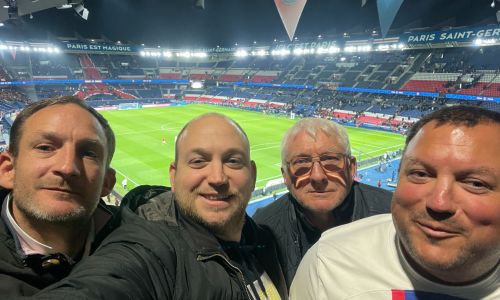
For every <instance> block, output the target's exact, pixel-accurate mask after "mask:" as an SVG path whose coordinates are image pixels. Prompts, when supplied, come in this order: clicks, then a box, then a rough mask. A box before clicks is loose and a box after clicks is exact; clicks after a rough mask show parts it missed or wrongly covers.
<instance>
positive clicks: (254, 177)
mask: <svg viewBox="0 0 500 300" xmlns="http://www.w3.org/2000/svg"><path fill="white" fill-rule="evenodd" d="M250 172H252V183H253V188H252V191H253V190H254V189H255V183H256V182H257V166H256V165H255V161H253V160H251V161H250Z"/></svg>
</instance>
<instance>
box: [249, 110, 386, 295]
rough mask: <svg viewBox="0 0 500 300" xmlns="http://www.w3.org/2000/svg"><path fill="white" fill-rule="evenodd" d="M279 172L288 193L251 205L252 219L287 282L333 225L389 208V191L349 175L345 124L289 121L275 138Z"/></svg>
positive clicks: (352, 161) (351, 160) (352, 168)
mask: <svg viewBox="0 0 500 300" xmlns="http://www.w3.org/2000/svg"><path fill="white" fill-rule="evenodd" d="M281 160H282V162H281V173H282V174H283V179H284V181H285V184H286V186H287V188H288V191H289V193H287V194H285V195H284V196H282V197H281V198H280V199H278V200H277V201H275V202H273V203H271V204H270V205H268V206H266V207H264V208H261V209H259V210H257V212H256V213H255V215H254V216H253V218H254V220H255V221H256V222H257V224H259V225H262V226H265V227H267V228H269V229H270V230H271V231H272V232H273V234H274V235H275V237H276V240H277V244H278V254H279V258H280V261H281V262H282V265H283V269H284V270H283V273H284V274H285V280H286V282H287V285H288V286H290V285H291V284H292V279H293V276H294V275H295V272H296V271H297V268H298V267H299V263H300V260H301V259H302V257H303V256H304V255H305V254H306V252H307V250H308V249H309V248H310V247H311V246H312V245H313V244H314V243H316V241H317V240H318V239H319V237H320V236H321V233H322V232H324V231H326V230H327V229H330V228H332V227H335V226H339V225H343V224H346V223H349V222H352V221H355V220H358V219H361V218H365V217H368V216H372V215H375V214H381V213H387V212H389V211H390V205H391V204H390V203H391V196H392V194H391V192H389V191H386V190H383V189H380V188H377V187H372V186H369V185H366V184H363V183H360V182H357V181H355V180H354V175H355V174H356V158H355V157H354V156H352V155H351V146H350V143H349V138H348V136H347V132H346V130H345V128H343V127H342V126H340V125H339V124H337V123H335V122H333V121H330V120H325V119H317V118H305V119H302V120H300V121H298V122H297V123H295V124H294V125H293V126H292V127H291V128H290V129H289V130H288V131H287V132H286V134H285V136H284V138H283V141H282V143H281Z"/></svg>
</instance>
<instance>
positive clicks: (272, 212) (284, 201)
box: [253, 182, 392, 287]
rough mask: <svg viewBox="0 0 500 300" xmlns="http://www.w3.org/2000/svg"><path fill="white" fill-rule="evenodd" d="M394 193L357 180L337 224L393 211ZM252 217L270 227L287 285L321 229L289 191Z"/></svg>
mask: <svg viewBox="0 0 500 300" xmlns="http://www.w3.org/2000/svg"><path fill="white" fill-rule="evenodd" d="M391 198H392V193H391V192H389V191H386V190H383V189H380V188H376V187H372V186H369V185H366V184H363V183H359V182H354V183H353V185H352V188H351V191H350V192H349V194H348V195H347V197H346V199H345V200H344V202H342V204H341V205H340V206H339V207H337V208H336V209H334V211H333V212H332V213H333V214H335V219H336V220H338V221H339V222H338V224H337V225H342V224H346V223H349V222H352V221H355V220H359V219H362V218H366V217H369V216H373V215H377V214H382V213H388V212H390V211H391ZM253 219H254V220H255V222H257V224H259V225H262V226H264V227H267V228H269V229H270V230H271V231H272V233H273V235H274V236H275V237H276V240H277V243H278V256H279V258H280V262H281V264H282V267H283V272H284V275H285V280H286V283H287V286H288V287H290V285H291V284H292V280H293V277H294V276H295V272H297V268H298V267H299V263H300V261H301V259H302V257H303V256H304V255H305V254H306V252H307V250H309V248H310V247H311V246H312V245H313V244H314V243H316V242H317V241H318V239H319V237H320V236H321V232H320V231H319V230H317V229H316V228H313V227H312V226H311V225H310V223H309V222H307V220H306V219H305V218H304V216H303V212H302V207H301V206H300V205H299V204H298V203H297V200H295V199H294V198H293V197H292V195H291V194H290V193H287V194H285V195H283V196H282V197H280V198H279V199H278V200H276V201H274V202H273V203H271V204H269V205H267V206H266V207H263V208H260V209H258V210H257V211H256V212H255V215H254V216H253Z"/></svg>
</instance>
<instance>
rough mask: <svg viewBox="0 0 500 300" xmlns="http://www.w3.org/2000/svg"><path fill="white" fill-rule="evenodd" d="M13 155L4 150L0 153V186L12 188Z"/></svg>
mask: <svg viewBox="0 0 500 300" xmlns="http://www.w3.org/2000/svg"><path fill="white" fill-rule="evenodd" d="M14 173H15V168H14V156H13V155H12V154H11V153H10V152H8V151H4V152H2V153H0V186H2V187H3V188H6V189H9V190H12V189H13V188H14Z"/></svg>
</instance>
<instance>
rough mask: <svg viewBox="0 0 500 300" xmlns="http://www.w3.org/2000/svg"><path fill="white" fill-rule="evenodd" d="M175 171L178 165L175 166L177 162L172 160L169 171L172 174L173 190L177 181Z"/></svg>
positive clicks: (171, 183)
mask: <svg viewBox="0 0 500 300" xmlns="http://www.w3.org/2000/svg"><path fill="white" fill-rule="evenodd" d="M175 171H177V167H176V166H175V162H172V163H171V164H170V168H169V170H168V173H169V175H170V187H171V189H172V192H173V191H174V188H175V187H174V182H175V180H174V179H175Z"/></svg>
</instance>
